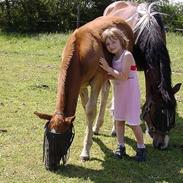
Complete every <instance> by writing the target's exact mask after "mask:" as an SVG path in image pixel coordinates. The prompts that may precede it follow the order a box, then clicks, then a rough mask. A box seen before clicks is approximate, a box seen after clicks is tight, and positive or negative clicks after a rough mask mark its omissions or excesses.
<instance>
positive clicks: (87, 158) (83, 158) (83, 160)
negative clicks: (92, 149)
mask: <svg viewBox="0 0 183 183" xmlns="http://www.w3.org/2000/svg"><path fill="white" fill-rule="evenodd" d="M80 158H81V161H82V162H85V161H89V160H90V158H89V157H87V156H80Z"/></svg>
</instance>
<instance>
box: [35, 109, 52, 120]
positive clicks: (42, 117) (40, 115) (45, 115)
mask: <svg viewBox="0 0 183 183" xmlns="http://www.w3.org/2000/svg"><path fill="white" fill-rule="evenodd" d="M34 114H35V115H36V116H38V117H39V118H40V119H45V120H51V118H52V115H49V114H43V113H39V112H37V111H35V112H34Z"/></svg>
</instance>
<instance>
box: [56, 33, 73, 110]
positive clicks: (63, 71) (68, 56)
mask: <svg viewBox="0 0 183 183" xmlns="http://www.w3.org/2000/svg"><path fill="white" fill-rule="evenodd" d="M75 41H76V38H75V32H74V33H72V34H71V35H70V37H69V38H68V41H67V43H66V45H65V47H64V49H63V52H62V62H61V66H60V72H59V77H58V78H59V80H58V91H57V101H60V100H63V99H64V96H65V90H64V88H65V83H66V77H67V71H68V68H69V65H70V63H71V60H72V57H73V54H74V50H75ZM59 103H60V102H59ZM61 104H62V106H60V109H61V110H63V107H64V102H62V103H61Z"/></svg>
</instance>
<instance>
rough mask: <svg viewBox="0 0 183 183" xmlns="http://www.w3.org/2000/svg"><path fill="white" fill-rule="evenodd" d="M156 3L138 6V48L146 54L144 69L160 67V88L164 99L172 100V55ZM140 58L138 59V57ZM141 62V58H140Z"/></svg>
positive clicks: (136, 31)
mask: <svg viewBox="0 0 183 183" xmlns="http://www.w3.org/2000/svg"><path fill="white" fill-rule="evenodd" d="M156 9H157V6H156V4H155V3H151V4H146V3H143V4H141V5H139V7H138V8H137V13H138V14H139V17H140V19H139V21H138V23H137V24H136V26H135V28H134V33H135V34H136V40H135V43H136V48H137V49H139V50H140V52H142V55H144V58H142V59H144V61H145V63H144V65H143V69H144V70H149V69H152V68H153V69H155V70H157V69H159V70H160V73H159V75H160V77H161V78H160V83H159V86H158V87H159V90H160V92H161V94H162V97H163V99H164V101H166V102H169V101H171V99H170V96H169V92H168V91H170V90H171V68H170V57H169V54H168V50H167V48H166V41H165V31H164V26H163V21H162V18H161V13H159V12H158V11H156ZM137 60H138V59H137ZM139 62H140V60H139Z"/></svg>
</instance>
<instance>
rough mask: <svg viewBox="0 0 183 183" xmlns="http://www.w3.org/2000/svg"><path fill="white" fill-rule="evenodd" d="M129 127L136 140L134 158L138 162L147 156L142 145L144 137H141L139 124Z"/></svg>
mask: <svg viewBox="0 0 183 183" xmlns="http://www.w3.org/2000/svg"><path fill="white" fill-rule="evenodd" d="M131 128H132V130H133V132H134V135H135V138H136V140H137V151H136V155H135V157H134V159H135V160H136V161H138V162H142V161H145V160H146V158H147V152H146V149H145V145H144V138H143V132H142V129H141V126H140V125H138V126H131Z"/></svg>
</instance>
